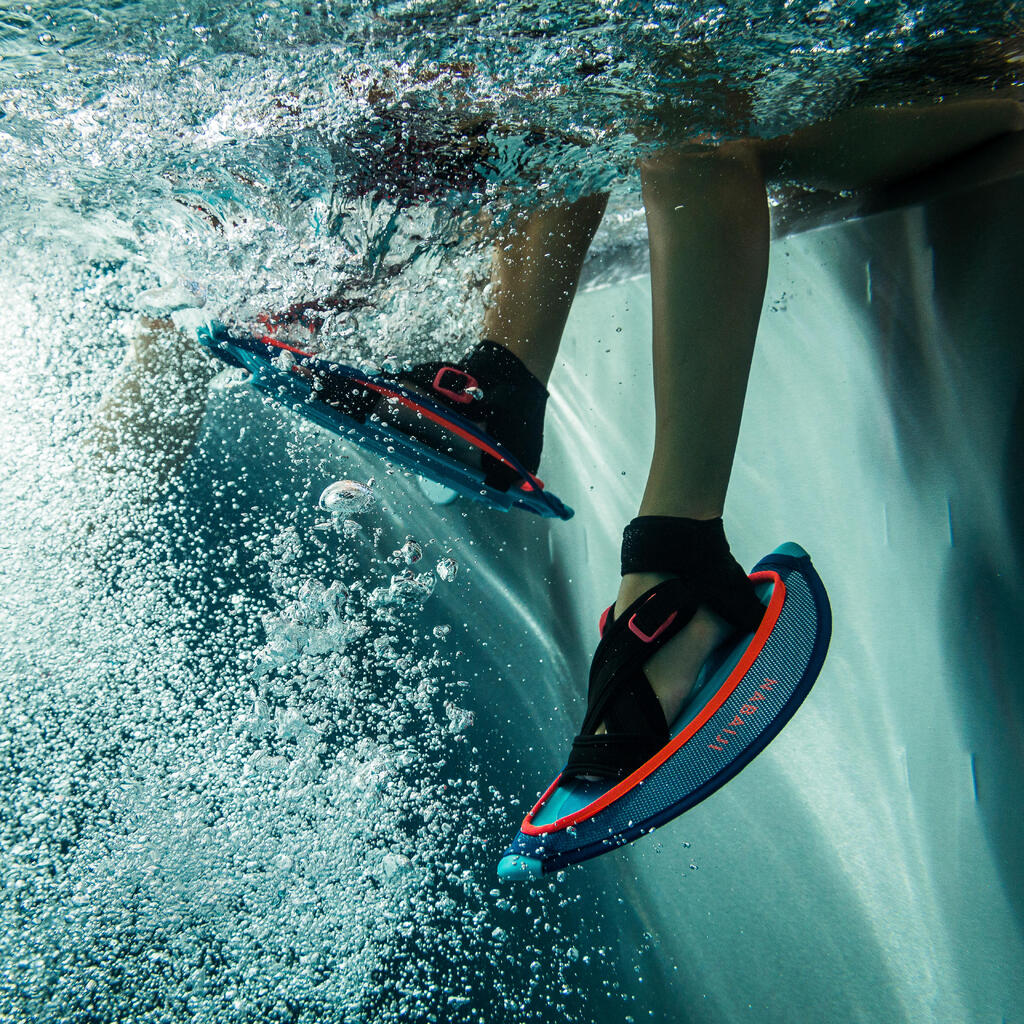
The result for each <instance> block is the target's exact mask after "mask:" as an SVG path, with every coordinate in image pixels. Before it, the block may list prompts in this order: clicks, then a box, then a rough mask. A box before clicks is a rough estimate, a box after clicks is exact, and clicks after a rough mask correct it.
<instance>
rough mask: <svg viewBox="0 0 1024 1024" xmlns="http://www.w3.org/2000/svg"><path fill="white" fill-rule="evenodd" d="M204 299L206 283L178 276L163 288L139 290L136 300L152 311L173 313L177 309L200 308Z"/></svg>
mask: <svg viewBox="0 0 1024 1024" xmlns="http://www.w3.org/2000/svg"><path fill="white" fill-rule="evenodd" d="M206 299H207V291H206V285H204V284H203V283H202V282H200V281H189V280H186V279H185V278H179V279H178V280H177V281H175V282H174V283H173V284H169V285H167V286H166V287H164V288H149V289H147V290H146V291H144V292H140V293H139V296H138V299H137V302H138V304H139V305H140V306H145V307H146V308H147V309H150V310H153V311H159V312H161V313H174V312H176V311H177V310H179V309H202V308H203V306H205V305H206Z"/></svg>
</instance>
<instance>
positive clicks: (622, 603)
mask: <svg viewBox="0 0 1024 1024" xmlns="http://www.w3.org/2000/svg"><path fill="white" fill-rule="evenodd" d="M671 578H672V574H671V573H666V572H631V573H627V574H626V575H625V576H623V577H622V580H621V582H620V583H619V592H618V595H617V596H616V598H615V617H616V618H618V617H619V616H620V615H621V614H622V613H623V612H624V611H625V610H626V609H627V608H628V607H629V606H630V605H631V604H632V603H633V602H634V601H635V600H636V599H637V598H638V597H640V595H641V594H645V593H646V592H647V591H648V590H650V589H651V587H654V586H656V585H657V584H659V583H664V582H665V580H667V579H671Z"/></svg>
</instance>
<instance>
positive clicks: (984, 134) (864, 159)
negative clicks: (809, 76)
mask: <svg viewBox="0 0 1024 1024" xmlns="http://www.w3.org/2000/svg"><path fill="white" fill-rule="evenodd" d="M1021 130H1024V104H1022V103H1021V102H1020V101H1019V100H1017V99H1014V98H1011V97H995V98H992V97H989V98H982V99H977V98H976V99H952V100H947V101H944V102H942V103H922V104H907V105H903V106H891V107H862V108H854V109H851V110H846V111H843V112H842V113H840V114H837V115H836V116H835V117H833V118H830V119H829V120H827V121H824V122H822V123H821V124H817V125H813V126H812V127H810V128H806V129H803V130H801V131H798V132H795V133H794V134H793V135H788V136H784V137H781V138H778V139H772V140H770V141H768V142H766V143H764V145H763V147H762V153H761V156H762V161H763V164H764V167H765V174H766V176H767V177H768V178H769V179H771V180H785V181H796V182H799V183H801V184H803V185H806V186H809V187H811V188H823V189H828V190H829V191H834V192H838V191H842V190H844V189H862V188H871V187H873V186H878V185H882V184H887V183H889V182H892V181H896V180H898V179H900V178H905V177H907V176H909V175H912V174H916V173H918V172H920V171H923V170H926V169H928V168H930V167H933V166H935V165H936V164H940V163H943V162H945V161H946V160H949V159H951V158H952V157H955V156H957V155H958V154H960V153H963V152H966V151H967V150H970V149H973V148H974V147H975V146H979V145H981V144H982V143H984V142H987V141H989V140H990V139H994V138H996V137H998V136H1000V135H1006V134H1008V133H1010V132H1016V131H1021Z"/></svg>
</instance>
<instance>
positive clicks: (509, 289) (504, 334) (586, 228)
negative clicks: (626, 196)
mask: <svg viewBox="0 0 1024 1024" xmlns="http://www.w3.org/2000/svg"><path fill="white" fill-rule="evenodd" d="M607 201H608V197H607V196H606V195H592V196H585V197H584V198H582V199H579V200H577V201H576V202H574V203H568V204H565V205H561V206H550V207H547V208H545V209H543V210H538V211H536V212H535V213H533V214H531V215H530V216H529V217H527V218H524V219H522V220H520V221H517V222H516V223H515V224H513V225H512V227H510V228H509V229H508V230H507V231H506V232H505V234H504V235H503V237H501V238H500V239H499V240H498V242H497V244H496V245H495V249H494V261H493V264H492V270H491V280H492V282H493V285H494V291H493V301H492V303H491V305H490V306H489V307H488V309H487V312H486V315H485V317H484V337H485V338H488V339H489V340H491V341H494V342H497V343H498V344H499V345H503V346H504V347H505V348H507V349H508V350H509V351H510V352H512V353H513V354H514V355H516V356H518V357H519V359H521V360H522V362H523V363H525V364H526V368H527V369H528V370H529V371H530V372H531V373H532V374H533V375H534V376H535V377H536V378H537V379H538V380H540V381H541V382H542V383H544V384H546V383H547V381H548V378H549V377H550V376H551V369H552V367H553V366H554V364H555V357H556V356H557V354H558V345H559V342H560V341H561V340H562V331H563V330H564V328H565V322H566V320H567V319H568V316H569V309H570V307H571V306H572V300H573V297H574V296H575V294H576V285H577V283H578V282H579V277H580V270H581V269H582V267H583V260H584V258H585V257H586V255H587V249H588V247H589V246H590V242H591V240H592V239H593V237H594V232H595V231H597V227H598V225H599V224H600V223H601V217H602V215H603V214H604V208H605V204H606V203H607Z"/></svg>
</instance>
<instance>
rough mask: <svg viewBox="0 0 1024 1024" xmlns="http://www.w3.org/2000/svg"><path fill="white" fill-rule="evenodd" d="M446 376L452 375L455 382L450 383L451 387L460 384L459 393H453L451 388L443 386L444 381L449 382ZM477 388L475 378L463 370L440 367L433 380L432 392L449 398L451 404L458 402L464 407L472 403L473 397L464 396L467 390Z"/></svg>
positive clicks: (453, 367)
mask: <svg viewBox="0 0 1024 1024" xmlns="http://www.w3.org/2000/svg"><path fill="white" fill-rule="evenodd" d="M448 374H454V376H455V380H454V381H451V383H452V385H453V386H454V385H456V384H457V383H459V382H461V384H462V387H461V390H459V391H453V390H452V388H451V387H448V386H446V385H445V383H444V381H445V380H450V378H449V377H448V376H447V375H448ZM476 386H477V383H476V377H474V376H473V375H472V374H470V373H466V371H465V370H460V369H459V368H458V367H457V366H442V367H441V369H440V370H438V371H437V376H436V377H435V378H434V384H433V387H434V390H435V391H436V392H437V393H438V394H441V395H444V396H445V397H447V398H450V399H451V400H452V401H453V402H460V403H461V404H463V405H465V404H466V403H467V402H472V401H473V396H472V395H468V394H466V392H467V390H468V389H469V388H475V387H476Z"/></svg>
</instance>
